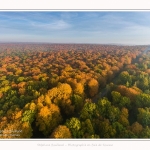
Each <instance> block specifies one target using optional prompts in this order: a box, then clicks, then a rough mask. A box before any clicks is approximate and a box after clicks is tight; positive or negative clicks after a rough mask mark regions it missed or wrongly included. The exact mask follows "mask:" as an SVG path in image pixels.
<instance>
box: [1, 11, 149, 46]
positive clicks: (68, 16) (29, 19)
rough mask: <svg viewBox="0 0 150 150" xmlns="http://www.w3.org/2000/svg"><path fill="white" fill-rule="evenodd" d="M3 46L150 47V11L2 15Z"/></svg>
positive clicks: (21, 12)
mask: <svg viewBox="0 0 150 150" xmlns="http://www.w3.org/2000/svg"><path fill="white" fill-rule="evenodd" d="M0 42H46V43H47V42H48V43H97V44H136V45H143V44H150V11H131V12H129V11H124V12H123V11H103V12H102V11H80V12H79V11H74V12H73V11H70V12H67V11H58V12H56V11H53V12H52V11H39V12H38V11H37V12H36V11H24V12H23V11H20V12H19V11H13V12H10V11H8V12H7V11H6V12H2V11H1V12H0Z"/></svg>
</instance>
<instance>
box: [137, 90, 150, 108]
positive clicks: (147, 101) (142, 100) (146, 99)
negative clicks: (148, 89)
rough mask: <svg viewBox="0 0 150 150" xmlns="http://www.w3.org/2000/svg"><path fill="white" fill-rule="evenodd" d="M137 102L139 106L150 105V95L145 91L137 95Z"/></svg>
mask: <svg viewBox="0 0 150 150" xmlns="http://www.w3.org/2000/svg"><path fill="white" fill-rule="evenodd" d="M135 104H136V106H137V107H138V108H144V107H150V95H149V94H145V93H142V94H140V95H137V97H136V101H135Z"/></svg>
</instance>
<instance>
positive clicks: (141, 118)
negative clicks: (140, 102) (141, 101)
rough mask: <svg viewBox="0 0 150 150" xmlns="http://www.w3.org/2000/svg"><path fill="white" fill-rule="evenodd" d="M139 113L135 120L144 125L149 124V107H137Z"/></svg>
mask: <svg viewBox="0 0 150 150" xmlns="http://www.w3.org/2000/svg"><path fill="white" fill-rule="evenodd" d="M138 112H139V114H138V115H137V120H138V122H139V123H141V124H142V125H143V126H144V127H146V126H149V125H150V108H147V107H146V108H138Z"/></svg>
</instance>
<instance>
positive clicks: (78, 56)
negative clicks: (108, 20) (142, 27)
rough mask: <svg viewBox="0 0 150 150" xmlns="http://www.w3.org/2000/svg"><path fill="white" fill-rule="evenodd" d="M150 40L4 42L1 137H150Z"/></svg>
mask: <svg viewBox="0 0 150 150" xmlns="http://www.w3.org/2000/svg"><path fill="white" fill-rule="evenodd" d="M149 50H150V48H149V46H147V45H142V46H125V45H124V46H123V45H100V44H38V43H1V44H0V138H5V139H7V138H48V139H52V138H65V139H66V138H90V139H91V138H98V139H101V138H150V51H149Z"/></svg>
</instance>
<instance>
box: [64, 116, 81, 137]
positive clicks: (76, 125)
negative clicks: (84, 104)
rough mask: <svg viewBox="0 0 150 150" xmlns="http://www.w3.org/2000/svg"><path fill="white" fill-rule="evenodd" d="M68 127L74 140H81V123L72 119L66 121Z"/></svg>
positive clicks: (76, 119)
mask: <svg viewBox="0 0 150 150" xmlns="http://www.w3.org/2000/svg"><path fill="white" fill-rule="evenodd" d="M66 126H67V127H68V128H69V129H70V131H71V133H72V136H73V138H80V136H81V135H80V129H81V122H80V120H79V119H78V118H75V117H72V118H70V119H69V120H67V121H66Z"/></svg>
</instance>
